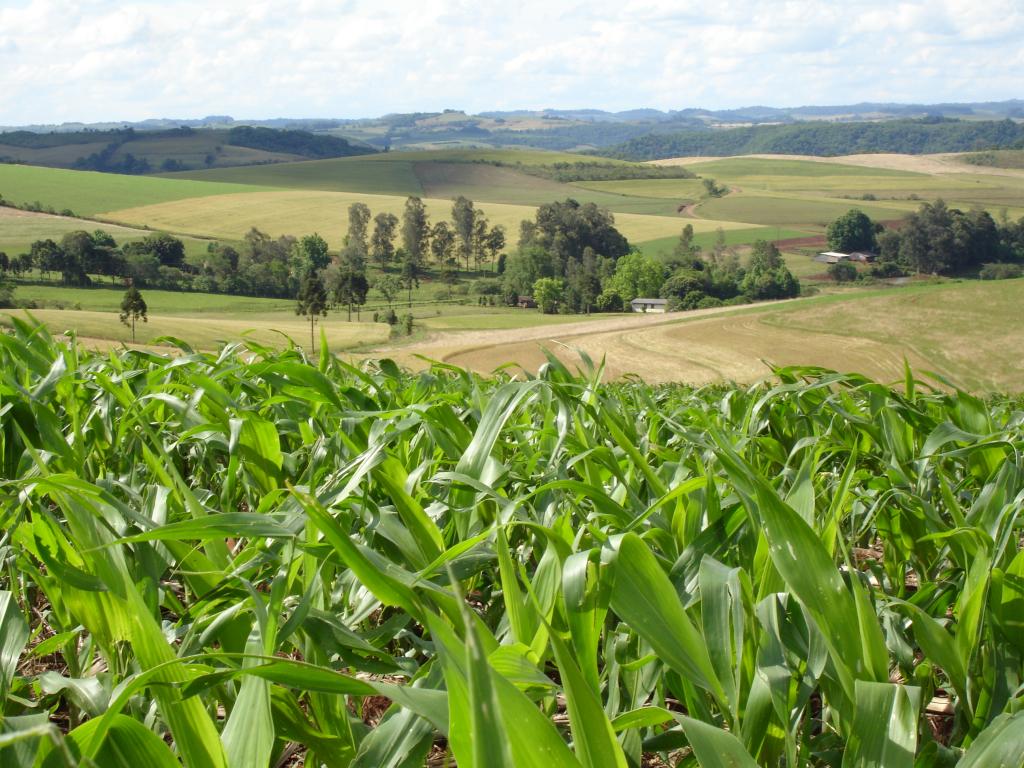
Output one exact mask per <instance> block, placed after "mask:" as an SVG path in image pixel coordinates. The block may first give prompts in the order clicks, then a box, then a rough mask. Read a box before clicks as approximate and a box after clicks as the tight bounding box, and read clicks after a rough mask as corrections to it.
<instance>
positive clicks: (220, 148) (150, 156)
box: [113, 131, 302, 170]
mask: <svg viewBox="0 0 1024 768" xmlns="http://www.w3.org/2000/svg"><path fill="white" fill-rule="evenodd" d="M140 136H141V138H138V139H134V140H132V141H129V142H126V143H124V144H122V145H121V146H120V147H119V148H118V150H117V152H115V153H114V157H113V159H114V161H115V162H116V161H118V160H122V159H124V156H125V155H127V154H129V153H131V154H132V155H134V156H135V157H137V158H140V159H146V160H148V161H149V164H150V165H151V166H152V167H153V170H158V169H159V168H160V165H161V163H163V162H164V161H165V160H168V159H170V160H178V161H179V162H181V163H184V164H185V165H187V166H189V167H194V168H205V167H207V166H206V157H207V155H211V156H212V157H213V161H214V165H215V166H220V165H227V166H231V165H245V164H250V163H279V162H289V161H293V160H301V159H302V155H293V154H288V153H284V152H266V151H264V150H262V149H251V148H249V147H235V146H231V145H230V144H228V143H227V139H228V131H195V132H194V133H191V134H185V135H181V136H163V137H161V138H146V137H145V134H144V133H143V134H140Z"/></svg>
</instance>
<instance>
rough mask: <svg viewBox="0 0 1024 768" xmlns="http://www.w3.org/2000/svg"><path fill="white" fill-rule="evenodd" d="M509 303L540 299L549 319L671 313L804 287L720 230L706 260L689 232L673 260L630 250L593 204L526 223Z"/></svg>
mask: <svg viewBox="0 0 1024 768" xmlns="http://www.w3.org/2000/svg"><path fill="white" fill-rule="evenodd" d="M502 278H503V279H502V297H503V299H504V301H505V302H506V303H508V304H515V303H518V302H521V301H522V300H524V299H525V298H526V297H529V298H530V299H532V300H533V301H534V302H535V303H536V304H537V306H538V307H539V308H540V310H541V311H542V312H548V313H553V312H560V313H566V314H572V313H581V312H584V313H589V312H592V311H600V312H621V311H623V310H628V309H629V306H630V302H631V301H632V300H633V299H636V298H663V299H666V301H667V304H666V308H667V310H668V311H677V310H688V309H704V308H708V307H717V306H722V305H725V304H741V303H747V302H750V301H760V300H767V299H782V298H790V297H793V296H797V295H799V293H800V283H799V281H798V280H797V279H796V278H795V277H794V276H793V274H792V273H791V272H790V271H789V269H788V268H787V267H786V265H785V263H784V262H783V259H782V255H781V253H779V251H778V249H777V248H776V247H775V246H774V245H773V244H771V243H768V242H766V241H758V242H757V243H755V244H754V246H753V247H752V249H751V254H750V257H749V259H748V261H747V263H745V264H744V263H741V260H740V258H739V255H738V254H737V253H736V251H735V250H733V249H730V248H728V247H727V246H726V243H725V233H724V232H722V231H721V230H719V233H718V237H717V240H716V243H715V245H714V246H713V247H712V248H711V249H710V250H709V251H708V252H707V253H705V252H704V251H703V250H702V248H701V247H700V246H698V245H696V244H695V243H694V232H693V226H692V225H691V224H687V225H686V226H685V227H684V228H683V230H682V232H681V233H680V236H679V240H678V242H677V243H676V246H675V249H674V251H673V252H672V254H671V255H670V256H669V257H668V258H663V259H659V258H655V257H651V256H648V255H645V254H643V253H641V252H639V251H637V250H636V249H634V248H632V247H630V245H629V243H628V242H627V241H626V239H625V237H623V236H622V234H621V233H619V232H618V230H616V229H615V227H614V217H613V216H612V214H611V213H609V212H608V211H606V210H604V209H601V208H598V207H597V206H595V205H594V204H592V203H588V204H585V205H580V204H579V203H577V202H576V201H574V200H566V201H564V202H557V203H549V204H547V205H543V206H541V207H540V208H539V209H538V210H537V215H536V218H535V220H534V221H533V222H529V221H527V222H523V225H522V228H521V232H520V239H519V248H518V251H517V252H516V253H515V254H512V255H511V256H509V257H508V258H507V260H506V262H505V265H504V270H503V275H502Z"/></svg>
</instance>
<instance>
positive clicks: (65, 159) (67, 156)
mask: <svg viewBox="0 0 1024 768" xmlns="http://www.w3.org/2000/svg"><path fill="white" fill-rule="evenodd" d="M107 144H108V142H105V141H99V142H93V143H90V144H59V145H57V146H55V147H38V148H34V147H16V146H14V145H12V144H4V143H3V134H0V157H7V158H11V159H12V160H14V161H16V162H19V163H31V164H32V165H52V166H67V167H70V166H71V165H72V164H73V163H74V162H75V161H76V160H77V159H78V158H80V157H88V156H89V155H91V154H93V153H94V152H100V151H102V150H103V149H104V148H105V147H106V146H107Z"/></svg>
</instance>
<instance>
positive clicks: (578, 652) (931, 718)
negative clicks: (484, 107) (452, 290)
mask: <svg viewBox="0 0 1024 768" xmlns="http://www.w3.org/2000/svg"><path fill="white" fill-rule="evenodd" d="M13 322H14V328H13V329H12V331H11V332H10V333H7V334H3V335H0V525H2V538H0V563H2V570H0V588H2V590H3V591H0V702H2V705H3V710H2V720H0V764H2V765H4V766H7V765H12V766H40V767H42V768H53V767H54V766H103V767H104V768H107V767H114V768H120V767H122V766H123V767H124V768H140V767H141V766H160V767H162V766H177V765H180V764H184V765H185V766H189V768H207V767H210V768H216V767H219V766H232V767H235V766H238V767H243V768H248V767H249V766H252V767H254V768H255V767H259V768H265V767H268V766H287V765H297V764H300V762H301V761H304V764H305V765H307V766H320V765H325V766H332V768H333V767H334V766H353V767H354V768H359V767H371V766H372V767H377V766H391V767H392V768H399V767H408V766H418V765H424V764H427V765H432V766H435V765H436V766H440V765H454V764H455V763H456V762H457V764H458V766H460V767H462V768H469V767H472V766H477V767H479V768H495V767H497V768H501V767H502V766H515V767H516V768H522V767H523V766H526V767H528V768H529V767H531V766H537V767H538V768H557V767H559V766H586V767H587V768H591V767H594V768H596V767H599V766H600V767H601V768H603V767H604V766H608V767H609V768H612V767H615V768H623V767H624V766H631V767H636V768H639V767H640V766H659V765H700V766H703V768H713V767H717V766H740V767H745V766H755V765H763V766H783V765H785V766H804V765H815V766H835V767H836V768H840V767H842V768H851V767H854V766H856V767H860V766H885V767H886V768H901V767H902V766H907V767H909V766H953V765H956V766H959V767H960V768H985V767H987V766H997V765H1005V766H1010V765H1014V766H1019V765H1021V759H1022V758H1021V755H1022V754H1024V714H1021V713H1020V710H1021V708H1022V704H1024V699H1022V693H1024V690H1022V687H1021V683H1022V674H1024V554H1022V553H1021V548H1022V544H1021V530H1020V529H1021V522H1022V521H1021V511H1022V507H1024V466H1022V461H1021V451H1022V449H1024V411H1022V407H1021V403H1020V402H1017V401H1013V400H1007V399H1003V400H996V401H990V402H983V401H980V400H978V399H976V398H974V397H972V396H970V395H969V394H966V393H963V392H956V391H951V390H947V389H932V388H931V387H929V386H927V385H926V384H925V383H923V382H921V381H917V380H915V379H914V378H913V377H912V376H911V375H910V373H909V372H908V374H907V379H906V381H905V382H902V383H901V384H900V385H899V387H898V388H890V387H887V386H884V385H882V384H878V383H875V382H872V381H869V380H866V379H864V378H862V377H859V376H855V375H840V374H834V373H830V372H827V371H822V370H818V369H795V368H791V369H781V370H778V371H776V379H775V381H774V383H772V384H762V385H758V386H755V387H752V388H748V389H744V388H735V387H725V386H721V387H711V388H705V389H699V390H694V389H690V388H686V387H682V386H659V387H652V386H647V385H645V384H642V383H640V382H621V383H615V384H603V383H601V381H600V378H601V366H600V365H594V364H593V363H591V361H589V360H587V359H586V358H584V359H583V363H582V368H583V370H582V371H581V372H578V373H572V372H570V371H569V370H567V369H566V368H565V367H564V366H563V365H562V364H561V363H559V362H558V361H557V360H556V359H554V358H551V359H550V362H549V363H548V364H547V365H546V366H545V367H544V368H543V369H541V370H540V371H539V373H538V374H537V375H536V376H522V375H520V376H519V377H512V376H510V375H508V374H500V375H497V376H495V377H492V378H480V377H477V376H474V375H471V374H469V373H467V372H465V371H462V370H458V369H455V368H452V367H449V366H443V365H436V366H435V367H433V368H432V369H431V370H429V371H426V372H422V373H418V374H412V373H406V372H403V371H400V370H399V369H398V368H397V367H396V366H395V365H394V364H392V363H390V362H389V361H381V362H378V363H374V364H369V365H367V366H365V367H362V368H357V367H354V366H352V365H349V364H347V363H345V362H343V361H341V360H339V359H338V358H336V357H333V356H332V355H330V354H329V353H328V352H327V350H326V344H325V345H324V348H323V350H322V351H321V353H320V355H319V358H318V359H311V360H307V359H306V357H305V355H304V353H303V352H302V350H300V349H298V348H293V349H289V350H286V351H284V352H280V351H276V350H271V349H269V348H264V347H261V346H259V345H257V344H255V343H252V342H250V343H248V344H245V345H234V346H230V347H226V348H224V349H223V350H221V351H220V352H219V353H216V354H200V353H196V352H194V351H193V350H191V349H189V348H188V347H187V346H186V345H184V344H182V343H179V344H178V348H177V350H176V354H175V355H173V356H160V355H156V354H153V353H150V352H145V351H134V350H131V351H130V350H124V351H121V352H113V353H110V354H108V355H105V356H104V355H101V354H95V353H87V352H84V351H82V350H81V349H80V348H77V347H75V346H68V345H66V344H61V343H58V342H56V341H54V340H53V339H51V338H49V337H48V336H47V334H46V332H45V331H44V330H43V329H42V328H41V327H37V326H33V325H29V324H26V323H23V322H21V321H17V320H15V321H13Z"/></svg>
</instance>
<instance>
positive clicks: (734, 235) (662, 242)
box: [636, 219, 815, 256]
mask: <svg viewBox="0 0 1024 768" xmlns="http://www.w3.org/2000/svg"><path fill="white" fill-rule="evenodd" d="M701 221H702V220H701V219H680V220H679V222H678V224H679V231H680V232H682V230H683V227H685V226H686V225H687V224H688V223H689V224H698V223H699V222H701ZM698 228H699V229H701V231H700V233H699V234H695V235H694V237H693V244H694V245H699V246H700V247H701V248H703V249H704V250H710V249H711V247H712V246H714V244H715V242H716V241H717V240H718V232H717V231H716V230H707V229H704V228H703V226H701V227H696V226H695V227H694V229H695V230H696V229H698ZM723 232H724V234H725V244H726V245H749V244H751V243H753V242H754V241H755V240H788V239H790V238H795V237H807V236H808V235H811V234H815V233H813V232H807V231H803V230H799V229H783V228H781V227H751V228H749V229H728V230H723ZM678 242H679V235H678V234H677V235H673V236H671V237H659V238H657V239H656V240H647V241H646V242H642V243H636V247H637V248H639V249H640V251H642V252H643V253H645V254H647V255H648V256H661V255H665V256H667V255H669V254H671V253H672V249H674V248H675V247H676V243H678Z"/></svg>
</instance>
